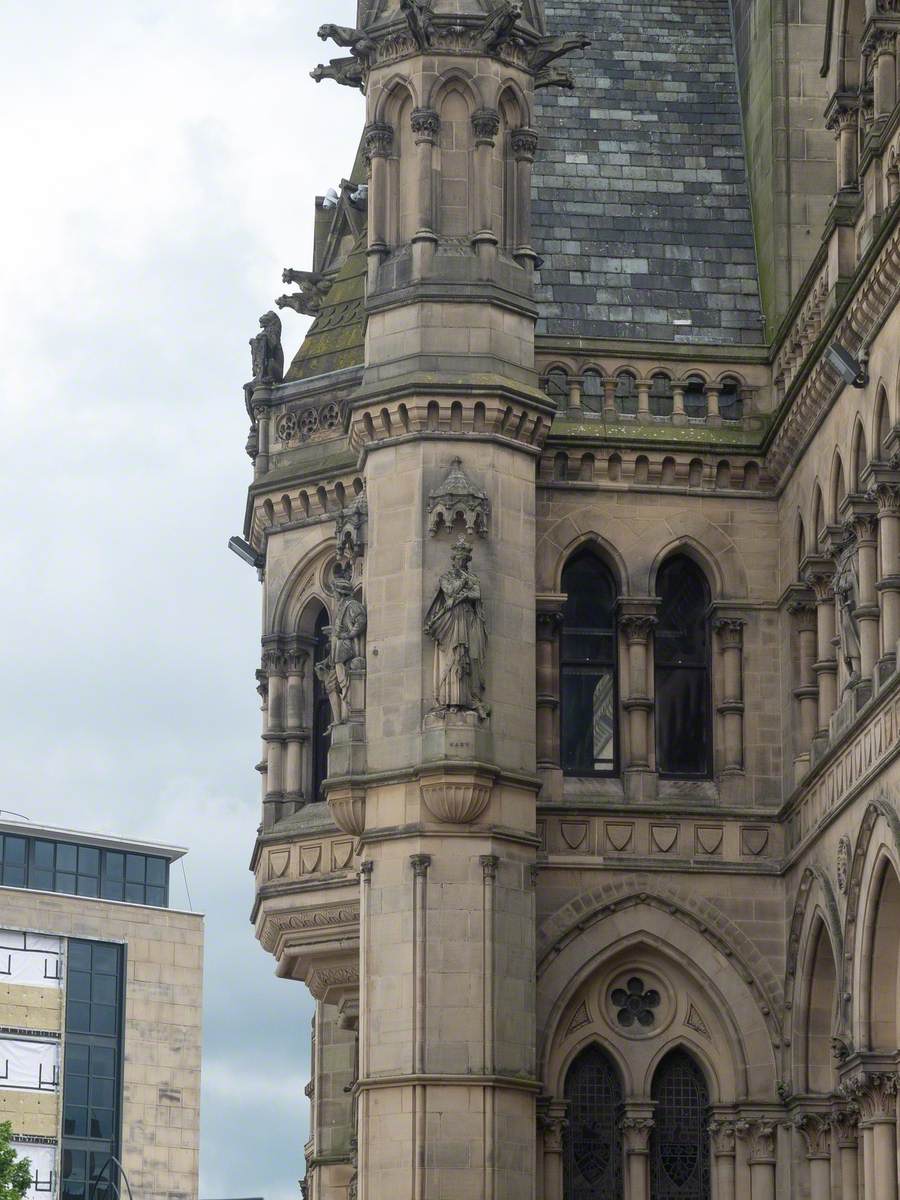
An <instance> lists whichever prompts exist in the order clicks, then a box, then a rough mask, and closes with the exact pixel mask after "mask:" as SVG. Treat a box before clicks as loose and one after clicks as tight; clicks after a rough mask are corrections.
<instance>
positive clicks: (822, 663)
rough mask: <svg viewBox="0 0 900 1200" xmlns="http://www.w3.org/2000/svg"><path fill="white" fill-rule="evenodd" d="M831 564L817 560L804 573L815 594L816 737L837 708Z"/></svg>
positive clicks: (823, 731) (824, 731)
mask: <svg viewBox="0 0 900 1200" xmlns="http://www.w3.org/2000/svg"><path fill="white" fill-rule="evenodd" d="M833 575H834V564H833V563H832V562H828V561H827V560H819V561H818V565H817V567H816V568H814V569H812V570H810V571H809V572H807V576H806V582H807V583H808V584H809V586H810V587H811V588H812V590H813V592H814V594H815V597H816V655H817V657H816V662H815V664H814V666H813V670H814V671H815V674H816V680H817V682H818V688H819V700H818V721H819V726H818V729H817V731H816V732H817V736H819V737H826V738H827V736H828V723H829V721H830V720H831V714H832V713H833V712H834V710H835V708H836V707H837V659H836V658H835V647H834V636H835V613H834V592H833V590H832V587H831V580H832V577H833Z"/></svg>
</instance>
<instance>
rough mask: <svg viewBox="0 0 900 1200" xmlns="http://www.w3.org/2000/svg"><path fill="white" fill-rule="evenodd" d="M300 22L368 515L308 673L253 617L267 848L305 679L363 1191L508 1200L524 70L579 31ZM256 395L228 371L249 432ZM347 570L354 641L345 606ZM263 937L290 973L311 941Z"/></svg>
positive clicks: (520, 797)
mask: <svg viewBox="0 0 900 1200" xmlns="http://www.w3.org/2000/svg"><path fill="white" fill-rule="evenodd" d="M320 36H322V37H323V39H324V38H332V39H334V40H335V41H336V42H337V43H338V44H339V45H340V46H342V47H345V48H347V49H349V51H350V54H349V55H348V56H346V57H343V58H338V59H334V60H332V62H331V63H330V64H329V65H328V66H325V67H320V68H318V70H317V72H316V73H315V74H316V76H317V77H319V78H324V77H326V76H331V77H333V78H335V79H338V80H339V81H341V82H345V83H349V84H350V85H351V86H356V85H359V86H362V87H363V88H364V90H365V96H366V118H367V120H366V126H365V132H364V136H363V147H364V153H365V158H366V161H367V164H368V185H367V189H368V190H367V195H366V205H367V217H368V221H367V245H366V249H365V253H366V261H367V267H366V287H365V314H366V322H365V324H366V332H365V369H364V372H363V376H362V380H361V383H360V386H359V387H358V388H356V389H355V390H354V392H353V395H352V398H350V399H349V400H348V401H347V403H346V429H347V441H348V446H349V449H350V451H351V452H352V454H353V455H354V456H355V457H356V460H357V467H358V470H359V479H360V480H361V482H362V483H363V485H364V494H363V493H362V492H360V498H359V500H358V501H357V503H356V510H355V511H356V515H357V517H359V518H360V519H359V521H358V523H357V524H358V528H359V529H362V527H363V524H364V528H365V533H364V539H363V538H362V537H360V538H359V539H358V540H357V538H356V536H355V534H354V533H353V530H352V528H351V526H352V524H353V523H352V521H350V520H349V519H347V518H345V515H344V514H342V516H341V519H340V521H339V528H338V533H337V542H336V545H335V547H334V552H333V553H332V554H331V556H330V559H329V561H327V562H325V563H324V564H323V569H324V571H325V576H323V577H322V578H323V580H324V586H325V587H326V588H327V587H328V586H329V582H330V583H331V586H332V588H333V594H334V595H335V596H336V597H338V612H337V613H335V612H334V609H333V607H332V608H331V612H332V624H331V627H330V628H331V630H332V633H331V635H330V636H331V638H332V642H331V647H332V649H331V652H330V654H329V655H328V657H327V658H326V662H325V665H324V666H323V665H321V664H316V663H315V662H313V661H312V660H313V659H314V658H315V649H314V647H313V645H312V644H311V643H309V644H307V645H304V644H302V639H301V640H300V642H297V641H296V639H294V641H293V642H292V643H291V644H290V645H289V644H287V643H285V642H284V639H279V637H278V636H277V635H276V634H274V633H273V632H270V633H269V635H268V637H269V641H270V643H271V644H272V645H273V649H272V651H270V657H269V659H268V663H269V664H270V665H268V666H267V665H266V663H264V671H263V675H264V679H263V687H264V690H265V691H266V692H267V726H266V733H265V737H266V747H267V754H266V760H265V775H266V776H267V784H266V788H267V790H266V797H267V800H266V804H267V808H268V811H269V814H270V818H274V819H272V820H271V824H272V825H273V826H274V828H273V830H272V833H271V834H264V837H263V842H262V843H261V844H263V845H264V844H265V843H266V842H267V841H268V840H269V839H270V838H276V837H277V835H278V834H279V833H280V834H281V835H282V836H283V835H284V834H286V833H288V832H290V826H286V824H285V819H286V818H288V819H290V811H289V810H290V809H291V808H292V807H294V806H295V805H298V806H299V805H301V804H302V803H303V801H304V800H305V799H310V798H312V799H315V798H316V797H310V796H309V795H308V794H307V795H304V786H303V782H302V780H301V778H300V776H301V774H302V772H301V771H300V767H299V764H300V760H301V755H302V749H301V747H302V746H303V744H304V739H305V738H306V737H307V735H306V734H305V733H300V732H299V730H300V729H301V727H302V726H303V725H304V724H308V722H306V721H304V719H303V718H301V717H300V716H299V710H300V709H301V708H302V707H303V701H302V700H301V699H300V693H301V691H302V685H301V680H302V678H303V677H304V675H306V676H307V677H308V676H309V675H310V673H311V671H312V670H315V671H316V672H317V677H318V678H319V679H320V680H321V682H322V685H323V686H324V688H325V690H326V691H327V692H328V694H329V696H330V699H331V701H332V718H333V721H332V725H331V730H330V748H329V751H328V772H327V780H326V781H325V782H324V785H323V787H322V793H321V794H322V796H324V797H325V798H327V802H328V806H329V809H330V812H331V816H332V819H333V821H334V822H335V823H336V825H337V826H338V827H339V828H340V829H341V830H342V831H344V832H345V834H349V835H350V836H351V837H352V838H353V839H355V843H354V849H353V854H354V861H355V862H356V865H357V866H358V870H359V879H360V883H359V896H358V906H359V916H358V932H357V931H356V930H354V936H353V937H352V938H351V939H349V941H348V940H345V943H344V944H343V945H342V946H336V947H333V948H332V949H331V950H329V951H328V953H327V955H326V957H327V958H328V962H329V970H330V972H331V976H330V978H331V977H333V978H337V976H335V968H336V967H340V966H342V965H343V964H344V960H346V964H347V968H346V969H347V972H348V974H347V979H348V980H351V982H352V984H355V983H356V980H357V979H358V980H359V983H358V998H357V996H356V994H355V991H356V988H355V987H353V986H351V987H349V988H348V987H346V986H345V987H343V988H341V987H340V986H338V985H336V984H330V985H329V984H326V985H320V991H319V993H318V994H320V996H321V998H322V999H326V1000H329V1001H332V1002H334V1001H337V1002H338V1003H339V1004H341V1005H342V1012H343V1018H342V1019H343V1023H344V1024H345V1025H346V1024H348V1023H349V1024H350V1025H352V1026H354V1027H356V1028H357V1029H358V1078H357V1081H356V1087H357V1092H358V1096H357V1113H356V1124H357V1129H358V1131H359V1151H358V1162H357V1172H358V1183H357V1185H356V1186H357V1189H358V1195H359V1196H360V1197H369V1198H370V1200H375V1198H376V1197H383V1196H387V1195H392V1196H409V1197H416V1198H419V1200H423V1198H424V1197H433V1198H435V1200H436V1198H437V1197H438V1196H450V1195H451V1194H452V1195H454V1196H458V1195H471V1196H476V1195H477V1196H484V1197H496V1198H497V1200H501V1198H506V1197H508V1198H509V1200H513V1197H520V1196H522V1195H523V1194H525V1193H526V1192H527V1191H528V1189H529V1187H530V1179H531V1175H532V1172H533V1162H534V1155H535V1128H536V1126H535V1099H536V1095H537V1092H538V1090H539V1088H538V1085H537V1082H536V1077H535V1027H534V995H533V975H534V929H535V915H534V883H535V876H534V861H535V850H536V846H537V840H536V835H535V811H536V810H535V797H536V794H537V791H538V786H539V784H538V779H537V776H536V760H535V679H536V675H535V605H536V600H535V595H536V593H535V579H534V563H535V540H534V539H535V514H534V501H535V464H536V462H537V460H538V458H539V456H540V451H541V446H542V443H543V440H544V437H545V435H546V431H547V429H548V428H549V425H550V422H551V420H552V416H553V411H554V406H553V404H552V402H551V401H550V400H549V399H548V397H547V396H546V394H545V393H544V392H543V391H541V390H540V389H539V388H538V381H537V376H536V373H535V366H534V326H535V320H536V316H537V310H536V306H535V303H534V297H533V270H534V265H535V260H536V255H535V252H534V250H533V249H532V246H531V238H530V209H531V186H532V180H531V175H532V163H533V161H534V157H535V151H536V144H537V136H536V134H535V132H534V129H533V109H534V88H535V77H536V75H538V74H539V73H541V72H543V79H542V80H541V82H542V83H546V84H548V85H549V84H551V83H554V82H559V81H560V80H563V81H565V79H564V76H563V75H562V74H561V73H560V72H558V71H557V72H556V73H555V74H553V75H551V74H550V73H548V64H549V63H551V62H552V61H553V60H555V59H556V58H558V57H559V56H560V55H562V54H563V53H565V52H566V51H568V50H570V49H572V48H573V47H574V46H576V45H578V46H581V45H584V39H574V40H565V39H563V40H559V39H556V40H553V39H548V38H546V37H545V36H544V34H543V21H542V17H541V11H540V5H538V4H536V3H534V2H531V3H528V4H526V5H524V6H523V5H522V4H521V3H508V2H504V3H501V4H499V5H492V4H487V3H482V2H481V0H436V2H435V3H423V2H422V0H399V2H398V0H380V2H372V0H367V2H361V3H360V5H359V16H358V27H357V28H355V29H347V28H342V27H336V26H331V25H326V26H323V27H322V29H321V30H320ZM318 274H319V275H321V274H322V273H321V272H319V273H318ZM289 277H291V278H295V279H296V281H297V282H300V283H301V285H303V284H304V283H305V284H306V286H307V287H309V286H311V285H312V286H315V285H316V284H318V286H319V288H320V290H321V284H322V280H321V279H318V280H315V279H313V280H310V279H304V278H301V277H300V275H299V274H298V273H296V272H294V273H290V272H286V273H285V278H286V279H287V278H289ZM331 286H332V284H331V281H329V294H330V290H331ZM333 286H334V287H337V286H339V281H338V282H335V283H334V285H333ZM284 299H285V301H287V300H289V299H290V298H284ZM273 382H274V383H278V380H274V381H273ZM267 391H269V392H271V389H269V388H268V387H267V382H266V381H265V380H263V379H259V380H258V381H257V383H256V386H253V385H251V389H250V390H249V394H250V396H251V407H252V409H253V410H254V411H255V413H256V421H257V428H258V427H259V425H260V423H263V424H264V423H265V422H266V420H267V418H268V414H269V411H270V410H269V403H268V402H267V401H266V400H264V397H265V394H266V392H267ZM273 398H274V397H273ZM280 398H281V397H279V399H280ZM282 431H283V429H282ZM257 439H258V440H259V435H258V434H257ZM266 444H268V441H267V443H266ZM271 465H272V464H271V463H269V464H268V466H269V467H270V468H271ZM363 505H364V508H363ZM363 513H364V517H363V516H362V515H361V514H363ZM345 532H348V536H347V537H346V538H344V533H345ZM278 541H279V542H280V541H281V539H278ZM363 542H364V544H363ZM279 549H280V547H279ZM283 553H284V555H285V560H284V563H283V565H280V564H279V563H278V559H277V557H276V556H277V555H278V550H277V549H276V542H275V539H274V538H270V540H269V554H268V561H267V571H266V589H267V593H269V594H271V590H272V589H273V588H274V587H275V586H278V585H280V584H281V582H282V580H283V576H284V573H285V572H287V573H289V572H290V571H291V569H292V567H293V566H294V565H295V563H296V561H297V559H298V558H299V557H301V555H299V554H298V547H297V546H296V545H290V546H286V547H284V550H283ZM354 586H356V587H357V588H359V594H360V595H361V597H362V598H363V601H362V604H363V607H364V615H363V614H362V613H359V614H357V615H358V620H357V625H358V626H359V627H360V628H362V626H363V625H364V626H365V633H364V639H363V636H362V635H357V637H356V644H354V645H353V646H351V645H350V641H344V642H341V641H340V633H341V629H340V628H339V626H340V622H341V619H342V618H341V613H342V612H343V609H341V608H340V599H339V597H340V595H342V594H343V595H344V596H346V597H348V598H349V597H350V596H351V594H352V591H353V587H354ZM341 589H343V592H342V590H341ZM363 640H364V648H363V644H362V643H363ZM342 657H343V659H344V664H343V665H341V658H342ZM271 666H274V668H275V669H274V670H272V669H271ZM329 672H330V674H329ZM273 687H274V693H275V694H274V697H273ZM273 699H274V703H273ZM292 720H293V721H294V724H295V726H296V728H297V729H298V733H297V736H296V737H291V736H290V733H291V730H290V728H289V727H290V724H291V721H292ZM273 746H274V748H275V755H274V757H275V759H276V764H275V776H276V780H275V782H276V783H280V784H281V785H282V786H280V787H278V786H276V787H275V788H274V789H273V787H272V784H273V779H272V774H273V772H272V759H273V755H272V749H273ZM295 747H296V749H295ZM313 749H314V748H313ZM290 763H293V764H294V765H293V767H292V768H290V772H291V773H292V774H293V776H294V777H293V779H292V780H291V781H290V782H289V784H288V786H287V787H285V786H283V784H284V782H285V780H284V776H285V774H286V772H288V771H289V764H290ZM272 853H273V852H272V851H269V863H270V864H271V857H272ZM276 861H277V860H276ZM270 869H271V868H270ZM344 890H346V888H345V889H344ZM354 890H355V889H354ZM280 900H281V901H283V900H284V889H282V893H281V896H280ZM262 904H263V906H264V907H263V914H264V915H265V906H266V904H267V899H266V896H265V889H264V891H263V899H262ZM353 913H354V914H355V901H354V908H353ZM343 915H344V916H347V917H349V916H350V915H351V913H350V910H349V909H348V910H346V911H345V912H344V914H343ZM338 924H343V917H342V918H341V920H340V921H339V922H338ZM264 940H265V931H264ZM357 947H358V948H357ZM273 948H274V949H275V950H276V954H278V955H279V959H280V969H281V970H282V971H284V972H285V973H291V974H298V973H300V974H302V976H303V977H305V978H307V980H308V981H309V978H310V976H309V963H310V961H311V959H310V957H309V955H308V954H306V955H302V954H301V955H297V954H295V953H292V952H287V953H286V952H284V951H282V952H281V953H279V950H280V949H281V948H280V947H273ZM351 963H352V966H351V965H350V964H351ZM312 986H313V990H314V992H315V991H316V986H315V981H313V983H312ZM351 992H352V993H354V994H353V995H352V997H351ZM348 1013H349V1014H350V1015H349V1016H348V1015H347V1014H348Z"/></svg>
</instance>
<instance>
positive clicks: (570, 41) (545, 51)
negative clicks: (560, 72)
mask: <svg viewBox="0 0 900 1200" xmlns="http://www.w3.org/2000/svg"><path fill="white" fill-rule="evenodd" d="M590 44H591V39H590V38H586V37H583V36H582V35H581V34H577V35H576V36H575V37H545V38H542V39H541V41H540V42H539V43H538V44H537V45H536V46H535V48H534V50H533V51H532V52H531V59H530V64H529V65H530V66H531V68H532V70H534V71H542V70H543V69H544V67H546V66H547V64H548V63H552V62H553V61H554V59H557V58H562V56H563V55H564V54H571V53H572V51H573V50H586V49H587V47H588V46H589V45H590Z"/></svg>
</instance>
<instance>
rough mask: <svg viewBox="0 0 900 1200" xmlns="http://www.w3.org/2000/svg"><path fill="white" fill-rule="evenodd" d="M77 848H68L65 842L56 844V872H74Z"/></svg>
mask: <svg viewBox="0 0 900 1200" xmlns="http://www.w3.org/2000/svg"><path fill="white" fill-rule="evenodd" d="M77 861H78V847H77V846H70V845H68V844H67V843H66V842H57V843H56V869H57V871H75V870H76V869H77Z"/></svg>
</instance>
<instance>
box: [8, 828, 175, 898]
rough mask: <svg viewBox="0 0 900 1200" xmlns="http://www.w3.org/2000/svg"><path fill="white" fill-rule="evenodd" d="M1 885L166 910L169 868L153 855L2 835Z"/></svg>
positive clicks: (163, 860)
mask: <svg viewBox="0 0 900 1200" xmlns="http://www.w3.org/2000/svg"><path fill="white" fill-rule="evenodd" d="M0 884H2V885H3V886H6V887H30V888H34V889H36V890H37V891H43V892H63V893H65V894H67V895H72V896H99V897H102V898H103V899H104V900H125V901H127V902H128V903H129V904H152V905H155V906H157V907H164V906H165V905H166V904H167V903H168V884H169V864H168V862H167V861H166V859H164V858H160V857H158V856H155V855H154V856H149V855H146V854H126V853H124V852H122V851H119V850H102V849H101V848H100V847H98V846H79V845H77V844H76V843H73V842H55V841H52V840H51V839H49V838H25V837H16V836H14V835H12V834H5V835H0Z"/></svg>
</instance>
